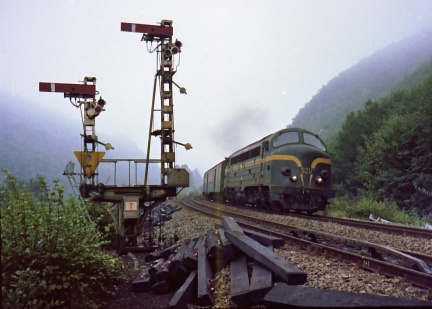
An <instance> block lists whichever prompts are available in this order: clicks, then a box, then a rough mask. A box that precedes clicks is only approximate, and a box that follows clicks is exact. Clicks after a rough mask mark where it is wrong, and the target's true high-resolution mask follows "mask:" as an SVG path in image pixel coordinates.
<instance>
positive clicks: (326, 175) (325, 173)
mask: <svg viewBox="0 0 432 309" xmlns="http://www.w3.org/2000/svg"><path fill="white" fill-rule="evenodd" d="M328 176H329V173H328V172H327V171H326V170H322V171H321V177H322V178H327V177H328Z"/></svg>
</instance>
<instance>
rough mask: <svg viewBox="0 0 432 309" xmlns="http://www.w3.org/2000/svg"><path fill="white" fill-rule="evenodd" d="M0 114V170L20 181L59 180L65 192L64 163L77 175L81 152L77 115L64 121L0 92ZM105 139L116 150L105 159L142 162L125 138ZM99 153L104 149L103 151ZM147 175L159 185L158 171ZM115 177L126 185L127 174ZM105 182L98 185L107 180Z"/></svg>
mask: <svg viewBox="0 0 432 309" xmlns="http://www.w3.org/2000/svg"><path fill="white" fill-rule="evenodd" d="M77 113H78V112H77ZM0 114H1V122H0V132H1V134H0V145H1V148H0V168H2V169H3V168H6V169H8V170H9V172H10V173H11V174H13V175H15V176H17V177H18V178H20V179H23V180H29V179H31V178H36V177H37V176H44V177H45V178H46V179H47V180H48V181H52V180H54V179H60V180H61V183H62V185H64V186H65V187H66V188H68V187H69V183H68V182H67V179H66V177H65V176H63V171H64V170H65V168H66V165H67V163H68V162H69V161H72V162H74V163H75V172H78V171H79V164H78V162H77V160H76V158H75V156H74V153H73V151H75V150H81V148H82V145H81V138H80V134H82V125H81V121H80V120H79V113H78V114H77V115H76V116H77V118H75V117H71V118H67V117H66V116H65V115H56V114H54V113H53V112H52V111H51V110H49V109H48V108H46V107H44V106H42V105H40V104H37V103H35V102H31V101H29V100H25V99H22V98H19V97H14V96H11V95H8V94H5V93H2V92H0ZM105 138H106V140H109V141H110V143H111V144H112V145H113V146H114V147H115V149H114V150H110V151H108V152H107V153H106V155H105V158H145V154H144V153H143V152H142V151H141V150H140V149H139V148H138V146H137V145H135V144H134V143H133V142H131V141H129V140H127V139H125V138H124V137H122V136H106V137H104V139H105ZM100 151H105V149H104V148H103V147H102V149H100ZM102 168H103V167H102V166H101V169H102ZM111 170H113V167H112V166H111V167H106V168H105V170H103V171H100V172H101V174H107V173H109V172H110V171H111ZM125 171H127V170H126V169H125ZM111 174H112V172H111ZM149 175H150V180H151V183H159V178H160V177H159V167H157V166H155V165H150V173H149ZM117 176H118V177H119V179H118V180H117V181H118V184H122V183H126V182H127V181H128V180H127V175H126V174H121V173H120V172H118V174H117ZM111 177H112V176H111ZM105 178H106V177H104V179H101V182H103V181H105V180H107V179H105ZM111 180H112V178H111Z"/></svg>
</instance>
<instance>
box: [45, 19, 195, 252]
mask: <svg viewBox="0 0 432 309" xmlns="http://www.w3.org/2000/svg"><path fill="white" fill-rule="evenodd" d="M121 31H127V32H137V33H142V39H141V41H144V42H146V44H149V43H151V44H152V43H153V42H156V44H157V45H156V47H155V48H154V49H153V50H151V52H154V51H156V52H157V62H158V63H159V68H158V70H157V72H156V75H155V80H154V87H153V98H152V107H151V116H150V129H149V135H148V146H147V157H146V159H103V157H104V155H105V152H101V151H97V147H96V146H97V144H101V145H103V146H105V148H106V150H109V149H114V148H113V147H112V145H111V144H110V143H102V142H100V141H99V140H98V137H97V135H96V130H95V126H96V121H95V118H96V117H98V116H99V115H100V113H101V112H102V111H104V110H105V105H106V102H105V100H104V99H102V97H100V98H99V99H96V95H98V94H99V93H98V91H96V78H95V77H85V78H84V81H83V82H82V84H64V83H48V82H41V83H39V91H41V92H63V93H64V97H65V98H69V100H70V101H71V103H72V104H73V105H74V106H75V107H79V108H80V109H81V113H82V114H81V117H82V121H83V134H81V136H82V139H83V150H82V151H75V156H76V158H77V160H78V162H79V163H80V165H81V173H79V175H80V185H79V192H80V194H81V196H82V197H83V198H90V199H91V200H92V201H93V202H96V203H99V204H100V205H101V206H102V207H104V208H105V210H106V211H107V212H108V213H109V214H110V216H111V217H112V218H113V221H114V222H115V224H116V232H117V240H118V241H117V252H118V253H119V254H122V253H125V252H127V251H128V250H134V251H136V250H143V251H150V250H154V249H155V244H154V242H153V236H152V235H153V233H152V231H150V233H149V237H147V238H146V237H144V238H145V243H144V244H143V246H140V247H138V241H137V238H138V236H139V235H141V234H142V233H143V226H144V223H145V221H146V217H147V216H148V215H149V214H150V213H151V211H152V209H154V208H155V207H156V206H159V205H160V204H161V203H162V202H164V201H165V200H166V199H167V197H174V196H176V195H177V193H178V189H182V188H185V187H188V186H189V173H188V172H187V170H185V169H181V168H176V167H175V144H179V145H182V146H184V147H185V149H186V150H189V149H191V148H192V146H191V145H190V144H189V143H186V144H183V143H180V142H176V141H175V140H174V131H175V130H174V101H173V100H174V98H173V97H174V96H173V85H174V86H176V87H178V88H179V89H180V93H184V94H186V89H185V88H184V87H180V86H178V85H177V84H176V83H175V82H174V81H173V75H174V74H175V73H176V70H175V69H174V67H173V61H174V56H175V55H179V54H180V52H181V47H182V43H181V42H180V41H178V40H176V41H175V42H174V43H173V41H172V35H173V27H172V21H171V20H162V21H161V23H160V25H147V24H133V23H121ZM158 80H159V88H160V89H159V90H160V91H159V92H160V102H161V104H160V108H158V109H157V108H156V107H155V101H156V100H155V97H156V88H157V87H156V86H157V81H158ZM157 111H159V112H160V114H161V115H160V122H161V123H160V128H159V129H156V130H153V122H154V114H155V112H157ZM151 136H160V141H161V153H160V158H159V159H150V144H151ZM119 162H127V163H128V164H129V172H128V176H129V184H128V185H125V186H118V185H117V183H116V175H117V163H119ZM100 163H107V164H111V165H112V164H114V184H108V183H100V182H97V178H96V177H95V176H97V175H98V172H97V168H98V166H99V165H100ZM131 163H134V164H135V184H132V185H131V181H130V180H131V168H130V164H131ZM141 163H142V164H145V175H144V177H143V178H144V179H143V184H142V185H141V184H139V183H138V178H137V174H138V172H137V167H136V166H137V164H141ZM150 163H159V164H160V165H161V173H160V184H159V185H149V184H148V166H149V164H150ZM68 166H69V165H68ZM67 169H68V168H67ZM68 174H69V175H74V174H75V173H74V172H73V171H70V170H69V171H68ZM137 247H138V248H137ZM156 247H157V246H156Z"/></svg>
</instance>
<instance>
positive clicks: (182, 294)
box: [168, 270, 197, 309]
mask: <svg viewBox="0 0 432 309" xmlns="http://www.w3.org/2000/svg"><path fill="white" fill-rule="evenodd" d="M196 293H197V271H196V270H193V271H191V273H190V274H189V276H188V277H187V279H186V281H185V282H184V283H183V285H182V286H181V287H180V288H179V289H178V290H177V292H176V293H175V294H174V296H173V297H172V298H171V300H170V302H169V304H168V308H170V309H183V308H187V305H188V304H189V303H191V302H192V299H193V298H195V297H196Z"/></svg>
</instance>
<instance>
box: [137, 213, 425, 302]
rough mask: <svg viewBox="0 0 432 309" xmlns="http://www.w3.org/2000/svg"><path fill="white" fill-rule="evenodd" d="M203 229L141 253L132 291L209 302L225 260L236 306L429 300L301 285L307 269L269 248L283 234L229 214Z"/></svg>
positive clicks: (282, 241)
mask: <svg viewBox="0 0 432 309" xmlns="http://www.w3.org/2000/svg"><path fill="white" fill-rule="evenodd" d="M222 223H223V225H222V226H217V227H214V228H210V229H209V230H208V231H207V233H206V234H205V235H202V236H200V237H198V238H195V239H192V240H187V241H185V242H183V243H180V244H176V245H174V246H171V247H169V248H166V249H164V250H162V251H159V252H154V253H152V254H149V255H147V256H146V258H145V261H146V262H147V264H146V266H145V267H144V269H142V270H141V272H140V273H139V275H138V276H137V277H136V279H135V280H134V281H133V291H135V292H153V293H154V294H161V293H165V292H167V291H170V290H173V289H177V291H176V293H175V294H174V296H173V297H172V299H171V301H170V302H169V308H187V307H188V304H192V303H194V304H196V305H198V306H203V307H212V306H214V305H215V298H214V295H213V292H214V289H215V286H214V274H215V273H217V272H218V271H219V270H221V269H222V268H224V267H225V266H228V265H229V266H230V297H231V301H232V302H233V303H234V304H236V305H237V306H238V307H250V306H252V305H255V304H264V305H266V307H269V308H272V307H277V308H279V307H285V306H288V307H291V306H293V307H375V306H378V307H379V306H383V305H384V306H431V304H432V303H431V302H424V301H416V300H405V299H404V300H401V299H398V298H392V297H385V296H373V295H368V294H359V293H351V292H341V291H327V290H320V289H313V288H307V287H302V286H300V285H302V284H304V283H306V279H307V275H306V273H305V272H303V271H302V270H300V269H299V268H297V267H296V266H295V265H293V264H291V263H290V262H288V261H286V260H284V259H283V258H282V257H281V256H280V255H278V254H276V253H275V252H273V248H275V247H281V246H283V245H284V240H282V239H280V238H277V237H273V236H269V235H266V234H262V233H258V232H255V231H252V230H247V229H242V228H240V227H239V226H238V224H237V223H236V222H235V221H234V219H233V218H231V217H226V216H225V217H223V218H222Z"/></svg>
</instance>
